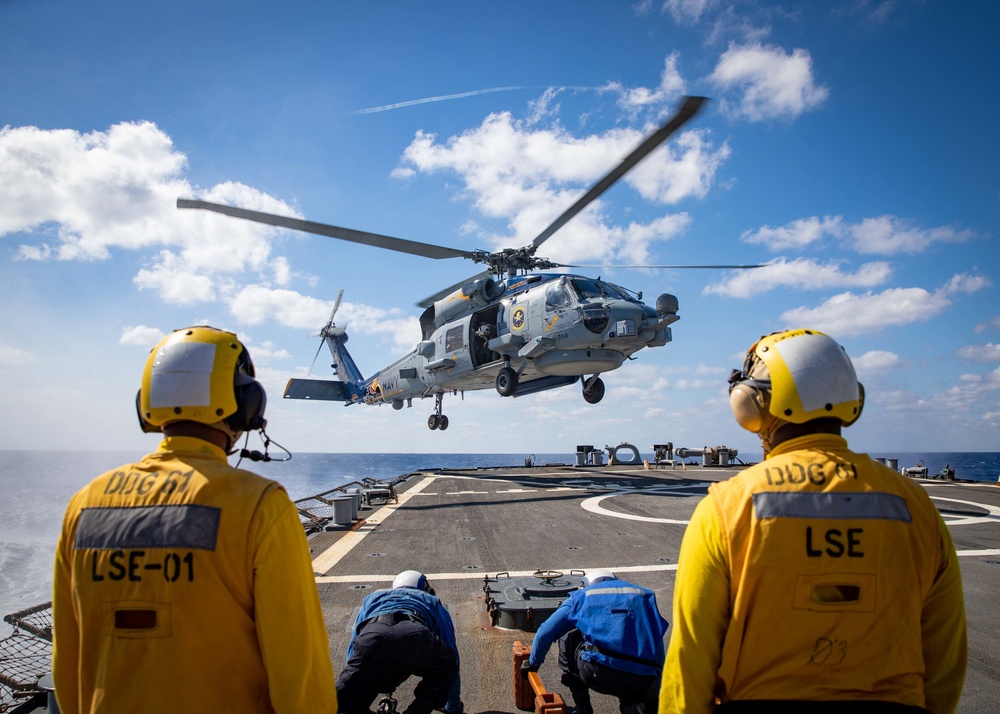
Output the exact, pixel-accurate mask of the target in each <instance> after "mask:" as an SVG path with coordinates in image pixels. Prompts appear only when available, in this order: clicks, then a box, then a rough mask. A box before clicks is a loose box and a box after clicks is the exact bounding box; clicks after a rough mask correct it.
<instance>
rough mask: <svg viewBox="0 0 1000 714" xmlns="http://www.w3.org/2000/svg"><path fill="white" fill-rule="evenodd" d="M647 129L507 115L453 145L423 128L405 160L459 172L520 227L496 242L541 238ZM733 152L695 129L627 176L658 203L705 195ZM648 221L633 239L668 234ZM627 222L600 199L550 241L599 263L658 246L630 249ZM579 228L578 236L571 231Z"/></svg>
mask: <svg viewBox="0 0 1000 714" xmlns="http://www.w3.org/2000/svg"><path fill="white" fill-rule="evenodd" d="M649 131H652V127H649ZM646 134H647V132H645V131H638V130H633V129H622V128H616V129H612V130H609V131H607V132H605V133H604V134H600V135H590V136H585V137H581V138H577V137H575V136H572V135H571V134H569V133H568V132H567V131H565V130H564V129H562V128H561V127H559V126H558V125H553V126H551V127H548V128H535V127H533V126H531V125H529V124H528V123H527V122H522V121H517V120H515V119H513V118H512V117H511V115H510V114H509V113H501V114H492V115H490V116H489V117H487V118H486V119H485V120H484V121H483V122H482V124H481V125H480V126H479V127H477V128H475V129H472V130H469V131H467V132H464V133H463V134H461V135H458V136H453V137H451V138H450V139H448V140H447V141H446V142H444V143H440V142H438V140H437V137H436V136H434V135H432V134H426V133H423V132H418V134H417V135H416V137H415V138H414V140H413V141H412V142H411V143H410V145H409V146H408V147H407V148H406V150H405V152H404V154H403V161H404V162H405V163H406V164H409V165H412V166H413V167H415V168H416V169H417V170H418V171H420V172H424V173H433V172H437V171H454V172H455V173H457V174H458V175H459V177H460V178H461V179H462V181H463V183H464V186H465V192H466V195H467V196H469V197H470V198H471V199H472V200H473V201H474V204H475V207H476V209H477V210H479V211H480V212H481V213H482V214H483V215H484V216H485V217H488V218H498V219H504V220H506V221H507V226H508V229H509V231H510V232H511V233H512V235H503V236H493V237H492V243H493V245H494V247H495V248H501V247H510V246H518V245H525V244H527V243H529V242H531V241H532V240H533V239H534V237H535V236H536V235H537V234H538V233H539V232H541V231H542V230H543V229H544V228H545V227H546V226H547V225H548V224H549V223H551V221H552V220H554V219H555V218H556V217H557V216H558V215H559V214H560V213H562V212H563V211H564V210H565V209H566V208H567V207H569V206H570V205H572V204H573V202H574V201H575V200H577V199H578V198H579V197H580V195H581V193H582V191H583V189H585V188H587V187H589V184H591V183H593V182H594V181H596V180H597V179H598V178H600V177H601V176H602V175H604V174H605V173H607V172H608V171H609V170H610V169H611V168H612V167H614V166H616V165H617V164H618V162H620V161H621V160H622V158H624V157H625V156H626V155H628V154H629V153H630V152H631V151H632V150H633V149H634V148H635V147H636V146H638V145H639V143H640V142H641V141H642V140H643V139H644V138H645V137H646ZM729 153H730V150H729V147H728V146H727V145H725V144H724V145H723V146H721V147H718V148H716V147H714V146H713V145H712V144H711V142H710V141H709V139H708V133H707V132H705V131H703V130H693V131H688V132H685V133H682V134H680V135H679V136H677V137H675V138H674V139H673V140H672V141H671V142H669V143H668V144H667V145H666V146H665V147H661V148H659V149H658V150H656V151H654V152H653V153H652V154H651V155H649V156H648V157H646V158H645V159H644V160H643V162H642V163H640V164H639V165H638V166H637V167H636V168H635V169H634V170H633V171H631V172H630V173H629V175H628V176H626V177H625V178H624V179H623V180H624V181H625V182H627V183H629V184H630V185H632V186H633V187H634V188H635V189H636V190H638V191H639V193H640V195H641V196H642V197H643V198H645V199H647V200H649V201H654V202H657V203H663V204H674V203H677V202H679V201H681V200H683V199H685V198H701V197H704V196H705V195H706V194H707V192H708V190H709V187H710V186H711V184H712V181H713V179H714V177H715V173H716V171H717V170H718V168H719V166H720V165H721V163H722V162H723V161H725V159H726V158H728V156H729ZM672 220H673V221H674V222H676V221H677V220H679V219H672ZM684 220H685V221H686V220H688V219H687V218H685V219H684ZM647 227H648V230H645V231H643V230H642V227H641V226H640V225H639V224H633V225H632V226H630V227H629V229H627V231H629V232H631V233H632V234H633V236H632V237H633V238H635V237H636V235H645V237H646V240H647V241H652V240H657V239H660V238H662V237H663V233H662V228H663V225H662V223H661V224H659V225H657V221H654V222H652V223H650V224H648V226H647ZM623 230H624V229H620V228H618V229H616V228H613V227H610V226H608V225H607V224H606V222H605V216H604V213H603V212H602V202H601V201H600V200H598V201H595V202H594V203H592V204H591V205H590V206H589V207H588V209H587V210H585V211H584V212H582V213H581V214H580V215H579V216H577V217H576V218H575V219H574V221H573V228H572V231H566V230H564V231H560V232H559V233H557V234H556V235H555V236H554V237H553V238H552V239H551V240H550V241H549V242H548V243H546V245H545V253H544V254H545V255H546V256H548V257H550V258H552V259H554V260H559V261H581V260H583V259H586V260H587V261H588V262H594V261H596V260H609V261H616V260H617V259H620V258H621V257H622V256H623V255H625V254H626V253H628V254H644V253H645V252H646V251H647V250H648V242H647V243H645V244H641V245H638V246H636V245H629V246H628V247H627V248H626V247H625V244H624V243H622V242H621V240H619V239H618V236H621V235H623V234H624V233H623ZM570 233H571V234H572V239H567V238H566V237H565V236H566V235H567V234H570ZM623 251H624V252H623Z"/></svg>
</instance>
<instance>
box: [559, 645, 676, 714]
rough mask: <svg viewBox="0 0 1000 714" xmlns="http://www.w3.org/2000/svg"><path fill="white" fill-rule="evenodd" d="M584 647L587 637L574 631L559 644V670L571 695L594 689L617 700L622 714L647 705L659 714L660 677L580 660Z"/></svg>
mask: <svg viewBox="0 0 1000 714" xmlns="http://www.w3.org/2000/svg"><path fill="white" fill-rule="evenodd" d="M583 644H584V640H583V634H582V633H581V632H580V631H579V630H570V631H569V632H568V633H567V634H566V635H565V636H564V637H563V638H562V639H560V640H559V669H561V670H562V671H563V676H562V683H563V684H564V685H566V686H567V687H569V689H570V691H571V692H574V690H580V689H592V690H594V691H595V692H599V693H600V694H608V695H610V696H612V697H617V698H618V709H619V710H620V711H622V712H624V711H625V708H626V707H628V706H629V705H630V704H645V705H646V711H647V712H649V714H653V713H654V712H656V708H657V705H658V700H659V696H660V678H659V677H658V676H653V675H650V676H643V675H640V674H633V673H632V672H622V671H620V670H617V669H612V668H611V667H606V666H605V665H603V664H598V663H596V662H590V661H588V660H585V659H583V658H581V657H580V652H581V648H582V647H583ZM574 693H575V692H574Z"/></svg>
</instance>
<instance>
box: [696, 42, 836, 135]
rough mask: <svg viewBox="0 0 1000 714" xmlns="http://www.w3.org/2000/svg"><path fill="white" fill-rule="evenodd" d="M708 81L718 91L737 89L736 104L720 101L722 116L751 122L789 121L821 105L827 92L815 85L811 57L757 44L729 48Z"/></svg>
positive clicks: (825, 89)
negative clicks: (779, 119)
mask: <svg viewBox="0 0 1000 714" xmlns="http://www.w3.org/2000/svg"><path fill="white" fill-rule="evenodd" d="M708 80H709V81H710V82H712V83H713V84H715V85H716V86H718V87H719V88H720V89H723V90H727V89H731V88H737V89H738V90H739V91H740V92H741V94H740V96H739V97H738V98H736V99H735V100H730V99H723V101H722V102H721V104H720V107H721V109H722V111H723V112H725V113H728V114H731V115H732V116H736V117H744V118H746V119H748V120H750V121H763V120H766V119H777V118H788V119H794V118H795V117H797V116H799V115H800V114H802V113H803V112H806V111H809V110H810V109H815V108H816V107H818V106H819V105H820V104H822V103H823V102H824V101H825V100H826V98H827V96H828V95H829V90H828V89H827V88H826V87H824V86H821V85H818V84H816V80H815V78H814V76H813V68H812V56H811V55H810V54H809V52H808V51H806V50H803V49H796V50H793V51H792V52H791V54H788V53H786V52H785V51H784V50H783V49H782V48H780V47H775V46H772V45H761V44H759V43H755V44H748V45H730V47H729V49H728V50H727V51H726V52H725V53H724V54H723V55H722V57H721V58H720V59H719V63H718V64H717V65H716V67H715V70H714V71H713V72H712V74H711V75H709V77H708Z"/></svg>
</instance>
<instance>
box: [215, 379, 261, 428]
mask: <svg viewBox="0 0 1000 714" xmlns="http://www.w3.org/2000/svg"><path fill="white" fill-rule="evenodd" d="M242 380H246V381H242ZM233 392H234V395H235V396H236V411H235V412H233V413H232V414H231V415H230V416H228V417H226V418H225V419H224V420H223V421H224V422H225V424H226V426H228V427H229V428H230V429H232V430H233V431H256V430H257V429H263V428H264V427H265V426H266V425H267V419H265V418H264V408H265V407H266V406H267V394H266V393H265V392H264V388H263V387H262V386H261V385H260V382H258V381H257V380H256V379H254V378H253V377H247V376H246V375H242V374H237V375H236V383H235V384H234V385H233Z"/></svg>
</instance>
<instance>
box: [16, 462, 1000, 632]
mask: <svg viewBox="0 0 1000 714" xmlns="http://www.w3.org/2000/svg"><path fill="white" fill-rule="evenodd" d="M141 456H142V454H139V453H134V452H117V453H116V452H88V451H3V450H0V616H2V615H6V614H9V613H12V612H17V611H19V610H23V609H25V608H28V607H31V606H32V605H37V604H39V603H42V602H46V601H48V600H50V599H51V589H52V558H53V554H54V552H55V546H56V541H57V540H58V538H59V531H60V529H61V528H62V517H63V512H64V510H65V507H66V503H67V502H68V501H69V498H70V497H71V496H72V495H73V494H74V493H75V492H76V491H78V490H79V489H80V488H82V487H83V486H84V485H85V484H86V483H87V482H88V481H90V479H92V478H93V477H94V476H96V475H98V474H100V473H103V472H104V471H107V470H109V469H112V468H115V467H117V466H120V465H121V464H124V463H128V462H131V461H135V460H136V459H138V458H139V457H141ZM872 456H874V457H888V458H895V459H898V460H899V466H901V467H908V466H914V465H916V464H917V463H918V462H921V461H922V462H923V463H924V464H925V465H926V466H927V468H928V470H929V473H931V474H934V473H937V472H938V471H940V470H941V469H943V468H944V467H945V465H946V464H948V465H950V467H951V468H953V469H955V475H956V478H960V479H969V480H976V481H984V482H989V483H994V484H995V483H997V481H998V479H1000V453H982V452H971V453H902V454H893V453H872ZM529 457H531V458H532V459H533V461H534V462H535V463H536V464H545V463H567V464H572V463H574V462H575V455H574V454H572V453H566V454H315V453H314V454H295V455H294V457H293V458H292V459H291V460H290V461H286V462H275V461H272V462H268V463H263V462H258V463H254V462H251V461H249V460H244V462H243V463H242V464H241V466H242V467H244V468H248V469H250V470H252V471H256V472H257V473H260V474H261V475H263V476H266V477H268V478H273V479H275V480H277V481H279V482H281V483H282V484H283V485H284V486H285V489H286V490H287V491H288V494H289V496H291V497H292V499H299V498H305V497H306V496H310V495H312V494H315V493H321V492H323V491H326V490H329V489H332V488H335V487H337V486H339V485H343V484H345V483H350V482H352V481H360V480H362V479H364V478H373V479H378V480H383V481H390V480H392V479H394V478H396V477H397V476H400V475H402V474H406V473H411V472H414V471H420V470H423V469H433V468H458V467H477V466H519V465H521V464H523V463H524V461H525V459H527V458H529ZM643 458H649V459H652V458H653V457H652V454H643ZM688 462H689V463H697V462H698V460H697V459H688ZM231 463H235V462H234V461H233V460H231ZM9 632H10V627H9V626H8V625H7V624H6V623H2V622H0V637H6V636H7V635H8V634H9Z"/></svg>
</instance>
